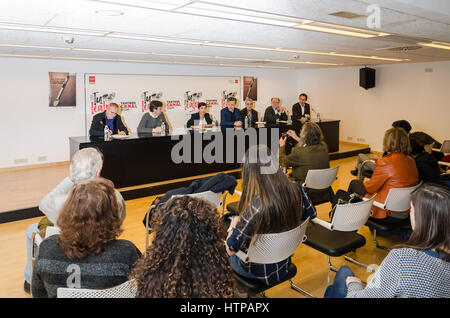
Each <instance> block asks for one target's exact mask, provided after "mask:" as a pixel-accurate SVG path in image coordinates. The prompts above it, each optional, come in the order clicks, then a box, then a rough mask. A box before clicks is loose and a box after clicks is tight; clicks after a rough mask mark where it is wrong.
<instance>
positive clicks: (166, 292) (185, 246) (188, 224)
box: [130, 196, 233, 298]
mask: <svg viewBox="0 0 450 318" xmlns="http://www.w3.org/2000/svg"><path fill="white" fill-rule="evenodd" d="M151 226H152V228H153V230H154V231H155V232H154V238H153V241H152V245H151V246H150V247H149V248H148V250H147V252H146V253H145V255H144V257H142V258H141V259H140V260H139V261H138V262H137V264H136V266H135V268H134V269H133V272H132V274H131V276H130V279H136V282H137V297H139V298H223V297H233V278H232V271H231V268H230V267H229V264H228V259H227V257H226V254H225V246H224V244H223V238H224V237H225V228H224V226H223V224H222V222H221V219H220V217H219V214H218V212H217V209H216V208H215V207H214V206H213V205H212V204H210V203H209V202H207V201H205V200H201V199H198V198H191V197H188V196H183V197H178V198H172V199H170V200H169V201H167V202H166V203H164V204H163V205H161V206H160V207H159V208H158V209H157V210H156V211H155V214H154V216H153V218H152V223H151Z"/></svg>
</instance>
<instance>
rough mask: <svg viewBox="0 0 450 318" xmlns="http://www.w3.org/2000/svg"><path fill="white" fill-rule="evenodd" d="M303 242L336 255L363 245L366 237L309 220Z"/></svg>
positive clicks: (327, 253)
mask: <svg viewBox="0 0 450 318" xmlns="http://www.w3.org/2000/svg"><path fill="white" fill-rule="evenodd" d="M305 244H306V245H308V246H310V247H312V248H314V249H316V250H318V251H320V252H322V253H324V254H326V255H328V256H333V257H338V256H342V255H345V254H346V253H348V252H351V251H353V250H356V249H358V248H360V247H362V246H364V244H366V239H365V238H364V236H362V235H360V234H358V233H356V232H342V231H336V230H329V229H327V228H325V227H323V226H321V225H318V224H314V223H312V222H311V223H309V224H308V228H307V229H306V241H305Z"/></svg>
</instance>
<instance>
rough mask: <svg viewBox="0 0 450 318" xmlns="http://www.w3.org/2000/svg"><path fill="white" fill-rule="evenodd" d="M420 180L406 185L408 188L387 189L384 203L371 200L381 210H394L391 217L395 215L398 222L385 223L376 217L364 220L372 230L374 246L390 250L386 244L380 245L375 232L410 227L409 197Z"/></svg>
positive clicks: (395, 230) (391, 231) (385, 233)
mask: <svg viewBox="0 0 450 318" xmlns="http://www.w3.org/2000/svg"><path fill="white" fill-rule="evenodd" d="M421 184H422V182H420V183H419V184H417V185H415V186H412V187H408V188H392V189H390V190H389V192H388V195H387V197H386V200H385V201H384V203H380V202H377V201H374V202H373V205H374V206H376V207H379V208H381V209H383V210H386V211H390V212H394V213H392V214H391V216H392V217H397V218H398V219H401V220H399V222H396V223H392V224H387V223H384V222H382V221H378V220H377V219H373V218H371V219H369V220H368V221H367V222H366V225H367V226H368V227H369V228H370V230H371V231H372V232H373V240H374V242H375V244H376V246H377V247H378V248H380V249H384V250H390V248H387V247H386V246H382V245H380V244H379V243H378V241H377V232H381V233H382V234H384V235H388V234H390V233H393V232H397V231H401V230H407V229H409V228H410V227H411V223H410V221H409V212H406V213H405V211H408V210H409V208H410V201H411V199H410V197H411V193H412V192H413V191H414V190H416V189H417V188H418V187H420V186H421Z"/></svg>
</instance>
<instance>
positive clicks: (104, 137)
mask: <svg viewBox="0 0 450 318" xmlns="http://www.w3.org/2000/svg"><path fill="white" fill-rule="evenodd" d="M103 139H105V141H106V140H109V127H108V125H105V128H104V129H103Z"/></svg>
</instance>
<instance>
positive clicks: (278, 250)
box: [236, 218, 309, 264]
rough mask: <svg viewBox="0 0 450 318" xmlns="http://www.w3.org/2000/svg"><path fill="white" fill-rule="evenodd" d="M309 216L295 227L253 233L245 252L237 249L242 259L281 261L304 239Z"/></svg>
mask: <svg viewBox="0 0 450 318" xmlns="http://www.w3.org/2000/svg"><path fill="white" fill-rule="evenodd" d="M308 222H309V218H308V219H306V220H305V221H304V222H303V223H302V224H301V225H299V226H297V227H296V228H294V229H292V230H289V231H286V232H281V233H269V234H260V235H255V236H254V237H253V238H252V241H251V242H250V246H249V248H248V251H247V254H245V253H244V252H242V251H238V252H237V253H236V256H238V257H239V258H240V259H241V260H242V261H244V262H246V263H248V262H252V263H258V264H273V263H278V262H281V261H282V260H285V259H287V258H288V257H289V256H291V255H292V254H294V252H295V250H296V249H297V247H298V246H299V245H300V244H301V243H303V242H304V241H306V235H305V233H306V228H307V226H308Z"/></svg>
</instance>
